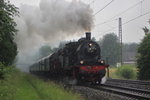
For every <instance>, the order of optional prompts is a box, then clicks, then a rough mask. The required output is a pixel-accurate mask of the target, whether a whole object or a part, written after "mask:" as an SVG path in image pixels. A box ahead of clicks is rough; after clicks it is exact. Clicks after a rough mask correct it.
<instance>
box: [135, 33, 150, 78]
mask: <svg viewBox="0 0 150 100" xmlns="http://www.w3.org/2000/svg"><path fill="white" fill-rule="evenodd" d="M137 67H138V69H139V72H138V79H140V80H150V34H147V35H145V37H144V39H143V40H142V42H141V43H140V45H139V48H138V58H137Z"/></svg>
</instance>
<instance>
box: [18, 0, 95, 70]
mask: <svg viewBox="0 0 150 100" xmlns="http://www.w3.org/2000/svg"><path fill="white" fill-rule="evenodd" d="M92 14H93V11H92V10H91V9H90V7H89V6H88V5H86V4H84V3H83V2H80V1H76V0H73V1H72V2H67V1H65V0H41V2H40V4H39V7H36V6H29V5H21V7H20V17H17V18H16V22H17V28H18V30H19V32H18V34H17V35H16V37H15V41H16V43H17V45H18V51H19V54H18V66H20V65H19V64H23V63H25V64H27V63H28V64H31V63H32V61H31V59H29V58H31V55H32V54H33V52H34V53H35V50H37V48H39V46H41V45H42V44H43V43H49V44H51V45H54V44H56V43H57V44H58V43H59V42H60V41H62V40H64V39H65V38H68V37H71V36H74V35H78V36H80V35H81V34H84V32H85V31H90V30H91V28H92V27H93V15H92ZM23 69H26V68H23Z"/></svg>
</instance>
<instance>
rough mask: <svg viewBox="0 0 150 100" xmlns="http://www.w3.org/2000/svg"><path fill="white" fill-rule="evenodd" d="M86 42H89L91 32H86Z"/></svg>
mask: <svg viewBox="0 0 150 100" xmlns="http://www.w3.org/2000/svg"><path fill="white" fill-rule="evenodd" d="M85 34H86V40H91V32H86V33H85Z"/></svg>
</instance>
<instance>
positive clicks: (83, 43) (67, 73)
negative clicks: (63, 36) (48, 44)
mask: <svg viewBox="0 0 150 100" xmlns="http://www.w3.org/2000/svg"><path fill="white" fill-rule="evenodd" d="M107 67H108V65H106V64H105V61H104V60H102V59H101V54H100V47H99V45H98V44H97V43H96V42H94V41H92V40H91V33H90V32H86V37H85V38H81V39H79V40H78V41H77V42H70V43H68V44H66V45H65V47H64V48H63V49H60V50H58V51H57V52H55V53H53V54H52V55H49V56H47V57H44V58H42V59H40V60H39V61H37V62H36V63H34V64H33V65H32V66H30V72H31V73H33V74H37V75H42V76H45V77H51V78H57V79H58V78H59V79H63V78H65V77H69V78H71V79H74V80H76V81H77V82H83V81H84V82H92V83H97V84H99V83H101V80H102V78H104V77H105V73H106V68H107Z"/></svg>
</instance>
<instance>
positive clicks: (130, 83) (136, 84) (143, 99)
mask: <svg viewBox="0 0 150 100" xmlns="http://www.w3.org/2000/svg"><path fill="white" fill-rule="evenodd" d="M89 87H90V88H94V89H97V90H100V91H105V92H108V93H110V94H117V95H120V96H124V97H126V98H128V99H129V98H130V99H135V100H150V82H147V81H138V80H120V79H108V81H107V82H106V84H103V85H100V86H92V87H91V86H89Z"/></svg>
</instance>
